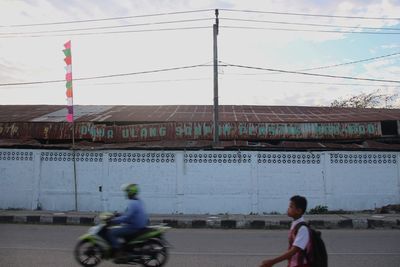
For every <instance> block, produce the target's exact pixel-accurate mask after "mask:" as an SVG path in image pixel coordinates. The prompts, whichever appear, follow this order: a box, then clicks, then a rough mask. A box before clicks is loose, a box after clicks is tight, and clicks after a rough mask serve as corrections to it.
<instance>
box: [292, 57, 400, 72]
mask: <svg viewBox="0 0 400 267" xmlns="http://www.w3.org/2000/svg"><path fill="white" fill-rule="evenodd" d="M398 55H400V52H397V53H393V54H389V55H383V56H379V57H371V58H366V59H361V60H356V61H351V62H345V63H340V64H334V65H327V66H321V67H315V68H309V69H301V70H298V71H310V70H322V69H328V68H334V67H339V66H345V65H350V64H357V63H361V62H366V61H372V60H377V59H382V58H387V57H392V56H398Z"/></svg>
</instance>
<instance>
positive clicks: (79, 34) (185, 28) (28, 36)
mask: <svg viewBox="0 0 400 267" xmlns="http://www.w3.org/2000/svg"><path fill="white" fill-rule="evenodd" d="M210 27H211V26H198V27H181V28H159V29H147V30H129V31H110V32H86V33H68V34H46V35H41V34H38V35H14V36H0V39H7V38H37V37H61V36H86V35H101V34H120V33H139V32H161V31H179V30H197V29H209V28H210Z"/></svg>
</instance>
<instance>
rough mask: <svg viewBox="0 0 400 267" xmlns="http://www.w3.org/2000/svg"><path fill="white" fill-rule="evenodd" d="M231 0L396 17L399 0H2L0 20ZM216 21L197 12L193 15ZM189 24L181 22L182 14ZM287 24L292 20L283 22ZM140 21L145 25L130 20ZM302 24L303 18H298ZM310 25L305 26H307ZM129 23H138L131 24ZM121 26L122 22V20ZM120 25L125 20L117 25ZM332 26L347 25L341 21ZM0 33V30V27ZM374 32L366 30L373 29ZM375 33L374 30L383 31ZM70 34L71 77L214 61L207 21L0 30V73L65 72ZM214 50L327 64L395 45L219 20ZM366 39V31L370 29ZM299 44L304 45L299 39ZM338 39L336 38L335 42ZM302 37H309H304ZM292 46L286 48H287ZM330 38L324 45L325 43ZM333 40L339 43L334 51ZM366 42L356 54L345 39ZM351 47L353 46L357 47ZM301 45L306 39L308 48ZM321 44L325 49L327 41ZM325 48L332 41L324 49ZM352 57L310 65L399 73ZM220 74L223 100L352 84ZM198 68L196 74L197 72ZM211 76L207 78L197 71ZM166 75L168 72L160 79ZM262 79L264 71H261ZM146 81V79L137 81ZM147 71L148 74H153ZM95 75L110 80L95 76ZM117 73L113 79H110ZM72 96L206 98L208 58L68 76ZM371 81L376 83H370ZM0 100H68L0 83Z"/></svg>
mask: <svg viewBox="0 0 400 267" xmlns="http://www.w3.org/2000/svg"><path fill="white" fill-rule="evenodd" d="M208 8H232V9H251V10H266V11H276V12H293V13H311V14H329V15H343V16H373V17H397V16H398V14H400V4H398V3H396V2H394V1H387V0H384V1H355V0H354V1H306V0H300V1H299V0H297V1H295V0H290V1H272V0H271V1H265V0H255V1H251V4H250V3H249V2H246V1H238V0H236V1H213V0H207V1H193V0H180V1H175V0H170V1H155V0H152V1H144V0H142V1H111V0H108V1H77V0H74V1H25V2H23V1H2V2H0V25H2V26H5V25H13V24H32V23H43V22H56V21H71V20H87V19H96V18H109V17H119V16H130V15H143V14H151V13H164V12H175V11H183V10H192V9H208ZM213 16H214V14H213V11H210V12H202V13H191V14H187V15H176V16H165V17H146V18H140V19H139V18H137V19H125V20H121V21H102V22H91V23H78V24H65V25H49V26H40V27H1V28H0V33H6V32H16V31H49V30H59V29H71V28H83V27H98V26H113V25H126V24H135V23H145V22H155V21H164V20H174V19H176V20H180V19H191V18H205V17H208V18H213ZM220 16H221V17H228V16H229V17H233V18H243V19H246V18H248V19H258V20H277V21H289V22H300V23H322V24H334V25H344V26H364V27H365V26H368V27H382V26H393V25H395V23H398V22H396V21H387V20H352V19H340V18H315V17H299V16H283V15H279V16H278V15H273V14H258V13H242V12H224V11H221V12H220ZM213 23H214V21H213V20H210V21H207V22H197V23H192V24H190V25H195V26H197V25H201V26H203V25H207V26H210V27H211V25H212V24H213ZM186 25H187V24H186ZM223 25H241V26H244V25H253V26H259V27H273V28H276V27H283V26H279V25H269V24H262V23H261V24H257V25H255V24H254V23H253V24H245V22H240V23H238V24H234V22H229V24H228V22H227V21H224V20H222V19H221V26H223ZM181 26H182V24H171V25H163V26H160V25H154V26H151V27H150V28H153V29H154V28H161V27H181ZM284 27H285V28H295V26H290V25H285V26H284ZM136 28H137V29H143V28H144V27H143V26H141V27H136ZM297 28H304V26H301V27H297ZM307 28H310V27H307ZM130 29H135V28H133V27H132V28H130ZM120 30H123V28H121V29H120ZM124 30H127V29H124ZM339 30H348V29H345V28H339ZM0 37H1V35H0ZM371 38H372V37H371ZM384 38H385V36H382V38H381V39H384ZM68 39H71V40H72V46H73V47H72V54H73V73H74V77H75V78H77V77H90V76H99V75H107V74H117V73H127V72H137V71H145V70H152V69H161V68H168V67H175V66H184V65H193V64H199V63H205V62H211V61H212V31H211V29H200V30H188V31H168V32H146V33H131V34H110V35H91V36H80V37H79V36H71V37H69V36H61V37H38V38H14V39H4V38H2V39H0V40H1V42H0V49H1V51H2V52H1V54H0V63H2V65H0V69H1V70H3V71H2V72H1V73H2V75H1V76H0V83H5V82H19V81H36V80H55V79H63V78H64V75H65V71H64V65H65V64H64V62H63V54H62V52H61V50H62V49H63V48H62V45H63V43H64V42H65V41H66V40H68ZM218 40H219V59H220V60H224V61H228V62H229V63H238V64H246V65H250V66H260V67H271V68H278V69H289V70H299V69H305V68H310V67H314V66H326V65H332V64H337V63H343V62H346V61H351V60H356V59H360V58H363V57H364V58H368V57H370V56H371V55H372V53H371V52H370V51H373V52H374V53H375V55H381V54H383V53H386V52H385V49H386V51H387V49H396V48H398V47H399V46H398V45H397V44H396V43H395V42H394V41H393V40H388V41H387V43H385V44H380V43H379V44H374V42H376V39H374V41H371V44H370V45H368V46H367V43H362V45H360V43H357V42H356V41H355V39H354V38H352V37H351V36H349V35H346V34H341V33H336V34H334V33H321V32H289V31H266V30H234V29H224V28H221V31H220V35H219V37H218ZM371 40H372V39H371ZM299 44H301V45H299ZM339 45H340V46H339ZM307 46H308V47H307ZM297 47H300V48H299V50H298V51H297V50H295V51H293V49H297ZM323 47H328V48H323ZM336 47H340V48H337V49H338V50H340V51H336V50H335V49H336ZM348 47H353V49H354V50H357V52H358V51H359V50H365V52H363V53H362V54H361V53H360V54H353V53H351V52H350V51H346V48H348ZM354 47H357V48H354ZM302 48H306V49H308V50H307V51H305V50H302ZM324 49H326V50H324ZM329 49H331V50H329ZM362 66H363V68H360V67H359V65H357V66H355V65H348V66H342V67H340V68H331V69H324V70H320V71H316V72H318V73H328V74H332V75H343V76H354V75H356V76H360V77H379V78H385V79H389V78H390V79H398V78H397V76H398V73H399V61H398V59H397V60H395V59H393V60H386V61H383V60H382V61H376V62H370V63H368V64H363V65H362ZM5 71H7V72H5ZM224 71H225V73H226V75H223V74H221V75H220V76H221V78H222V79H221V81H220V100H221V101H220V102H221V103H222V104H224V103H225V104H260V105H261V104H264V105H268V104H282V105H283V104H296V105H314V104H315V105H321V104H324V103H325V104H329V103H330V102H331V100H332V99H335V98H337V97H338V96H342V95H345V94H348V93H349V91H350V92H359V91H361V90H362V89H360V87H357V86H349V87H346V86H337V85H332V86H329V85H325V84H319V85H318V84H295V83H277V82H268V81H265V80H273V79H276V80H282V81H286V82H290V81H306V82H321V83H329V82H331V83H335V82H343V81H340V80H332V79H330V80H329V79H324V78H318V79H317V78H311V77H304V76H295V75H253V76H247V77H246V76H243V75H236V76H232V75H231V74H232V73H242V74H243V73H257V71H255V70H244V69H231V68H226V69H224ZM199 78H200V80H199ZM204 78H209V79H208V80H203V79H204ZM158 80H165V82H157V81H158ZM262 80H264V81H262ZM144 81H146V82H144ZM152 81H154V82H152ZM99 83H111V84H109V85H105V84H102V85H99ZM112 83H115V84H112ZM74 85H75V88H74V89H75V92H74V93H75V103H77V104H212V91H213V83H212V68H211V67H208V68H199V69H193V70H184V71H175V72H166V73H158V74H147V75H140V76H129V77H124V78H122V77H120V78H115V79H107V80H97V81H85V82H78V81H76V82H75V83H74ZM371 90H373V88H371ZM7 103H14V104H16V103H20V104H25V103H37V104H39V103H47V104H52V103H57V104H63V103H65V88H64V84H62V83H59V84H49V85H43V86H28V87H26V86H25V87H14V88H12V89H10V88H8V89H4V88H0V104H7Z"/></svg>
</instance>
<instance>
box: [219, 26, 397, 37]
mask: <svg viewBox="0 0 400 267" xmlns="http://www.w3.org/2000/svg"><path fill="white" fill-rule="evenodd" d="M220 28H225V29H247V30H269V31H291V32H324V33H358V34H378V35H379V34H390V35H397V34H400V32H366V31H362V32H357V31H335V30H307V29H288V28H266V27H248V26H230V25H229V26H220Z"/></svg>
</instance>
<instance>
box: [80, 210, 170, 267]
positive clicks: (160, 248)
mask: <svg viewBox="0 0 400 267" xmlns="http://www.w3.org/2000/svg"><path fill="white" fill-rule="evenodd" d="M113 216H114V214H112V213H102V214H100V216H99V218H100V223H99V224H97V225H96V226H93V227H91V228H89V230H88V232H87V233H86V234H84V235H82V236H81V237H79V240H78V244H77V245H76V246H75V250H74V254H75V258H76V260H77V261H78V262H79V263H80V265H82V266H86V267H87V266H97V265H98V264H100V262H101V261H102V260H115V259H113V257H112V250H111V245H110V243H109V241H108V240H107V231H108V229H109V228H110V227H112V226H111V225H110V223H109V221H110V219H111V218H112V217H113ZM168 229H170V227H168V226H165V225H155V226H148V227H146V228H145V229H143V230H140V231H139V232H137V233H135V234H134V235H132V236H126V237H124V241H125V242H124V243H123V245H122V248H121V251H122V252H123V255H124V257H123V258H118V261H117V262H116V261H114V262H116V263H118V264H132V265H133V264H141V265H143V266H145V267H161V266H163V265H164V264H165V263H166V261H167V258H168V243H167V242H166V240H165V239H164V233H165V232H166V231H167V230H168Z"/></svg>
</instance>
